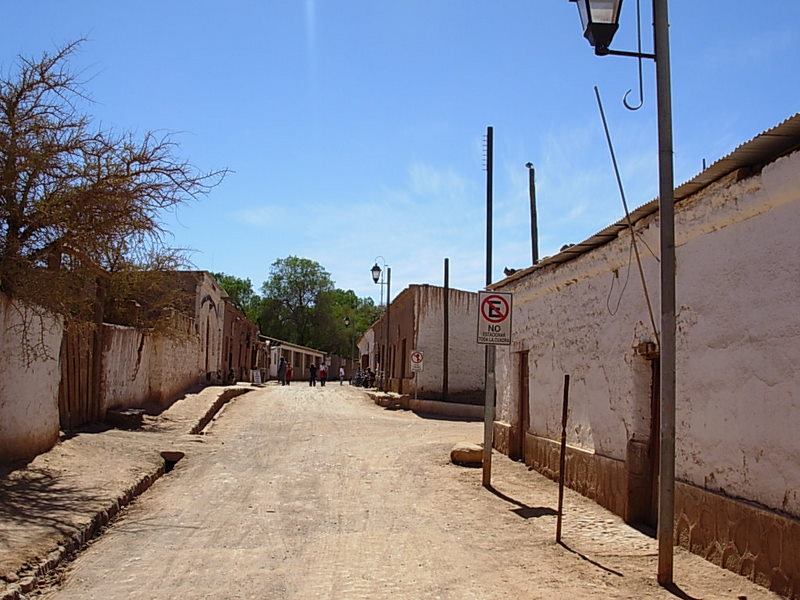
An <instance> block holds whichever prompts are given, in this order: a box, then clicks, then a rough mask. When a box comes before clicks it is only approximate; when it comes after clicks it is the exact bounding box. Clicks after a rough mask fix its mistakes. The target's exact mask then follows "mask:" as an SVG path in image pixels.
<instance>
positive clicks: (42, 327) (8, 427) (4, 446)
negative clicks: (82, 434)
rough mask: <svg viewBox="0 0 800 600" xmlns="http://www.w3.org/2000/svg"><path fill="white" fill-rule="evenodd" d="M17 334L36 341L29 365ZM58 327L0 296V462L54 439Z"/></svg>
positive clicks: (56, 322) (48, 318)
mask: <svg viewBox="0 0 800 600" xmlns="http://www.w3.org/2000/svg"><path fill="white" fill-rule="evenodd" d="M22 331H27V335H28V339H29V340H30V341H31V342H32V343H34V344H36V343H40V344H41V346H39V348H38V349H36V352H37V354H38V356H37V357H36V358H35V359H33V360H32V361H31V362H28V361H26V360H25V355H24V352H23V351H22V345H21V342H20V340H21V337H22ZM62 335H63V327H62V323H61V321H60V320H59V319H58V318H56V317H51V316H49V315H44V316H43V317H42V318H41V319H40V317H39V316H38V315H37V314H35V312H34V311H32V310H31V309H30V308H28V307H26V306H24V305H22V304H20V303H19V302H12V301H11V300H10V299H9V298H8V297H7V296H5V295H3V294H0V463H3V462H9V461H13V460H16V459H21V458H30V457H32V456H35V455H37V454H39V453H40V452H45V451H47V450H49V449H50V448H52V447H53V445H54V444H55V443H56V442H57V441H58V428H59V423H58V384H59V381H60V378H61V372H60V370H59V352H60V348H61V337H62Z"/></svg>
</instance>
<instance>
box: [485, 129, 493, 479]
mask: <svg viewBox="0 0 800 600" xmlns="http://www.w3.org/2000/svg"><path fill="white" fill-rule="evenodd" d="M493 152H494V129H493V128H492V127H487V128H486V287H489V286H490V285H491V283H492V170H493V168H494V165H493V164H492V163H493ZM484 360H485V376H484V386H485V387H486V396H485V398H484V402H483V486H484V487H491V485H492V439H493V437H494V436H493V431H492V429H493V427H494V346H492V345H487V346H486V348H485V359H484Z"/></svg>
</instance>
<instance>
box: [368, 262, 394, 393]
mask: <svg viewBox="0 0 800 600" xmlns="http://www.w3.org/2000/svg"><path fill="white" fill-rule="evenodd" d="M379 258H380V259H381V260H383V257H382V256H377V257H375V264H374V265H373V267H372V268H371V269H370V273H371V274H372V281H373V282H374V283H378V280H379V279H380V284H379V285H380V286H381V303H383V286H384V285H386V315H385V317H384V328H383V340H384V341H383V343H384V346H383V356H382V358H381V369H380V371H381V391H384V392H385V391H386V388H387V382H388V374H387V371H386V369H387V367H388V366H389V317H390V308H391V305H392V298H391V289H392V287H391V286H392V268H391V267H390V266H389V265H387V264H386V262H385V261H384V262H383V266H384V267H386V283H385V284H384V283H383V270H382V269H381V268H380V266H379V265H378V259H379Z"/></svg>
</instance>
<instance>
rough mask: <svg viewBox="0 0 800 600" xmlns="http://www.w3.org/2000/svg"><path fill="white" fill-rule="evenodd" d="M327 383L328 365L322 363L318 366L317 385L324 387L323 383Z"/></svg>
mask: <svg viewBox="0 0 800 600" xmlns="http://www.w3.org/2000/svg"><path fill="white" fill-rule="evenodd" d="M326 381H328V365H326V364H325V363H322V364H321V365H320V366H319V384H320V385H321V386H322V387H325V382H326Z"/></svg>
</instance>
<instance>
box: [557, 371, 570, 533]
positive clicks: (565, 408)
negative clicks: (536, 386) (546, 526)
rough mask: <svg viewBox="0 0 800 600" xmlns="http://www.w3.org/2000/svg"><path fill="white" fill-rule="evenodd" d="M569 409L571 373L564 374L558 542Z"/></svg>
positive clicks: (562, 503) (559, 462)
mask: <svg viewBox="0 0 800 600" xmlns="http://www.w3.org/2000/svg"><path fill="white" fill-rule="evenodd" d="M568 409H569V375H564V400H563V402H562V404H561V456H560V457H559V459H558V517H557V519H556V543H560V542H561V513H562V510H563V508H564V475H565V473H566V470H567V411H568Z"/></svg>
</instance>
